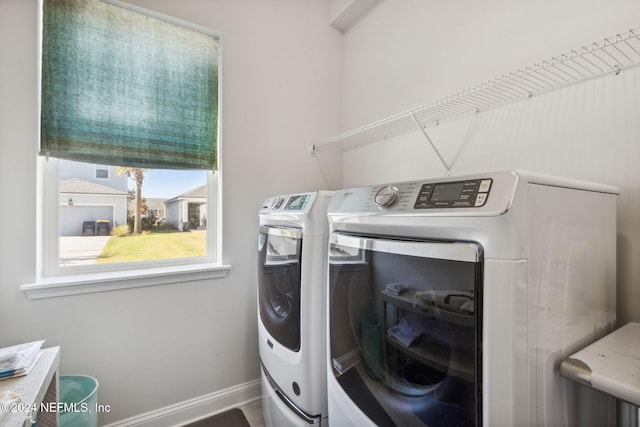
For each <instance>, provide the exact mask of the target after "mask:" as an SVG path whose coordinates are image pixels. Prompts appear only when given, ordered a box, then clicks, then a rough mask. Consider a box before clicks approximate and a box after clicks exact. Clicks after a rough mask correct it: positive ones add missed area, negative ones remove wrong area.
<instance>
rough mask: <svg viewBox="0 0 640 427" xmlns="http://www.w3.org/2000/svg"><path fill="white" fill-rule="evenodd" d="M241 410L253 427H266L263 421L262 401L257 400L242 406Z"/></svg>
mask: <svg viewBox="0 0 640 427" xmlns="http://www.w3.org/2000/svg"><path fill="white" fill-rule="evenodd" d="M240 409H241V410H242V412H243V413H244V416H245V417H246V418H247V421H249V424H251V427H264V420H263V419H262V399H256V400H254V401H253V402H249V403H247V404H245V405H242V406H240Z"/></svg>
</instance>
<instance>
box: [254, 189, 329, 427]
mask: <svg viewBox="0 0 640 427" xmlns="http://www.w3.org/2000/svg"><path fill="white" fill-rule="evenodd" d="M332 194H333V193H332V192H329V191H319V192H311V193H299V194H290V195H285V196H276V197H271V198H268V199H266V200H265V201H264V203H263V205H262V207H261V209H260V212H259V218H260V233H259V236H258V314H259V316H258V339H259V349H260V361H261V364H262V395H263V397H262V399H263V402H262V409H263V416H264V420H265V424H266V425H267V426H268V427H271V426H274V427H286V426H308V425H309V424H318V425H327V424H326V420H327V397H326V370H325V366H326V361H325V359H324V356H325V354H326V340H325V337H326V329H325V325H326V321H325V318H324V316H325V313H326V307H325V301H326V297H325V294H326V266H327V236H328V224H327V207H328V205H329V202H330V200H331V196H332Z"/></svg>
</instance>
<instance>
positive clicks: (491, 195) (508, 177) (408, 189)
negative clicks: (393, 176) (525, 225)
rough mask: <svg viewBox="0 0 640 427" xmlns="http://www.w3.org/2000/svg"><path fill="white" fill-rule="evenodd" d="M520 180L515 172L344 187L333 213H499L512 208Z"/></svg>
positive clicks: (334, 199) (337, 197) (331, 209)
mask: <svg viewBox="0 0 640 427" xmlns="http://www.w3.org/2000/svg"><path fill="white" fill-rule="evenodd" d="M517 183H518V174H517V173H515V172H513V171H506V172H491V173H484V174H477V175H467V176H459V177H444V178H436V179H429V180H423V181H408V182H400V183H394V184H387V185H374V186H370V187H358V188H352V189H348V190H341V191H338V192H336V193H335V194H334V196H333V200H332V202H331V205H330V206H329V212H330V213H343V214H346V213H364V214H382V213H388V214H404V215H406V214H415V215H447V216H449V215H499V214H501V213H504V212H505V211H506V210H507V209H509V206H510V203H511V199H512V197H513V195H514V192H515V188H516V186H517Z"/></svg>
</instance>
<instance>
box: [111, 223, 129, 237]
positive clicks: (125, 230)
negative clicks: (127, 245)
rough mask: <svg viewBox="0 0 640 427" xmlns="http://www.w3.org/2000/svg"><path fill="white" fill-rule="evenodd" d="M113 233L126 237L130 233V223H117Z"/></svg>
mask: <svg viewBox="0 0 640 427" xmlns="http://www.w3.org/2000/svg"><path fill="white" fill-rule="evenodd" d="M112 234H113V235H114V236H116V237H124V236H126V235H128V234H129V226H128V225H117V226H116V227H114V229H113V232H112Z"/></svg>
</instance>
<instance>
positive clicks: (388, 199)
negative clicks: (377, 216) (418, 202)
mask: <svg viewBox="0 0 640 427" xmlns="http://www.w3.org/2000/svg"><path fill="white" fill-rule="evenodd" d="M398 193H399V191H398V189H397V188H396V187H393V186H391V185H385V186H384V187H382V188H381V189H380V190H378V192H377V193H376V197H375V199H374V201H375V203H376V205H378V206H379V207H381V208H388V207H389V206H393V204H394V203H395V202H396V200H397V199H398Z"/></svg>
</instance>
